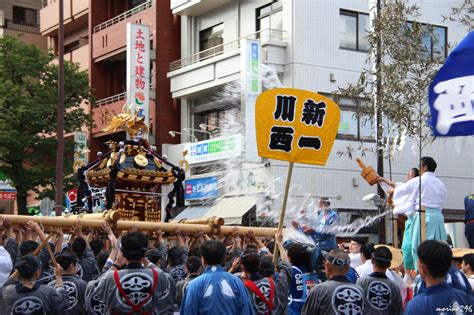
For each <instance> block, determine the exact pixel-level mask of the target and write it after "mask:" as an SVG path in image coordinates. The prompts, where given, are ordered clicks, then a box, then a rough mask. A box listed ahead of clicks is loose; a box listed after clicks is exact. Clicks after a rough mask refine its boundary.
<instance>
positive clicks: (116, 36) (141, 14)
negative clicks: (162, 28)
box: [92, 1, 156, 62]
mask: <svg viewBox="0 0 474 315" xmlns="http://www.w3.org/2000/svg"><path fill="white" fill-rule="evenodd" d="M129 22H131V23H138V24H144V25H149V26H150V30H151V31H152V32H153V30H154V29H155V28H156V19H155V7H154V2H153V1H148V2H145V3H143V4H141V5H139V6H136V7H135V8H133V9H131V10H128V11H125V12H123V13H121V14H119V15H117V16H115V17H114V18H112V19H110V20H107V21H105V22H103V23H101V24H99V25H96V26H94V28H93V31H92V59H93V61H94V62H99V61H102V60H106V59H109V58H111V57H114V56H117V55H123V56H122V57H119V58H121V59H125V52H126V50H127V23H129Z"/></svg>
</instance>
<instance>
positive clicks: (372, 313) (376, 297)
mask: <svg viewBox="0 0 474 315" xmlns="http://www.w3.org/2000/svg"><path fill="white" fill-rule="evenodd" d="M357 284H358V285H360V286H361V287H362V288H363V289H364V291H365V301H364V314H367V315H381V314H390V315H392V314H393V315H399V314H402V313H403V304H402V296H401V295H400V288H399V287H398V286H397V285H396V284H395V282H393V281H392V280H390V279H388V278H387V276H386V275H385V274H384V273H378V272H374V273H372V274H370V275H369V276H365V277H362V278H359V279H358V280H357Z"/></svg>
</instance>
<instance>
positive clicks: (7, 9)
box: [0, 0, 47, 49]
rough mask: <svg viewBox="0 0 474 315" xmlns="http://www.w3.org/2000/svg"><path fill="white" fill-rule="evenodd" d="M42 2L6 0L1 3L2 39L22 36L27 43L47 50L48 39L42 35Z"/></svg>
mask: <svg viewBox="0 0 474 315" xmlns="http://www.w3.org/2000/svg"><path fill="white" fill-rule="evenodd" d="M42 2H43V1H42V0H20V1H11V0H5V1H2V2H1V3H0V37H1V36H18V35H19V36H20V39H21V40H22V41H24V42H26V43H29V44H33V45H36V46H38V47H39V48H43V49H46V47H47V43H46V38H44V37H42V36H41V34H40V9H41V6H42Z"/></svg>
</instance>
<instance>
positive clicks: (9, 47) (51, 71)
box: [0, 36, 91, 213]
mask: <svg viewBox="0 0 474 315" xmlns="http://www.w3.org/2000/svg"><path fill="white" fill-rule="evenodd" d="M53 60H54V56H53V55H52V54H49V53H48V52H46V51H43V50H41V49H39V48H37V47H36V46H33V45H28V44H26V43H23V42H22V41H21V40H19V39H18V38H16V37H8V36H7V37H3V38H0V172H2V173H4V174H5V175H6V176H7V177H8V178H9V179H10V181H11V182H12V185H13V186H14V187H15V188H16V189H17V195H18V198H17V201H18V207H19V212H20V213H25V212H26V198H27V193H28V191H30V190H33V191H35V192H40V191H42V192H43V194H44V193H45V192H46V191H47V190H46V191H45V188H46V189H48V188H49V189H50V188H53V187H54V181H55V176H56V174H55V161H56V141H57V139H56V137H55V134H56V128H57V122H56V119H57V100H58V94H57V93H58V92H57V86H58V67H57V65H55V64H54V63H53ZM64 72H65V83H64V89H65V98H64V100H65V101H64V108H65V115H64V128H65V132H66V133H70V132H73V131H77V130H80V128H81V127H82V126H83V125H84V124H90V121H91V120H90V117H89V115H88V114H86V113H85V112H84V110H83V109H82V108H81V107H80V104H81V103H82V102H88V101H90V100H91V93H90V89H89V83H88V76H87V73H85V72H81V71H79V67H78V65H77V64H73V63H70V62H66V63H65V71H64ZM72 150H73V143H72V141H70V142H67V143H66V148H65V159H64V165H65V166H64V172H65V174H64V175H65V176H68V174H70V173H71V170H72V169H71V165H72V156H73V152H72ZM65 183H67V181H65Z"/></svg>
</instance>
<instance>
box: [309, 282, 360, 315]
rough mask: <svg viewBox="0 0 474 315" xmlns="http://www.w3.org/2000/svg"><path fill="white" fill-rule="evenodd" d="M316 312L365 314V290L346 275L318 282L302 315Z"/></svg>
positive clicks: (327, 314) (326, 313)
mask: <svg viewBox="0 0 474 315" xmlns="http://www.w3.org/2000/svg"><path fill="white" fill-rule="evenodd" d="M316 314H324V315H329V314H351V315H359V314H360V315H362V314H365V312H364V290H363V289H362V288H361V287H360V286H359V285H356V284H353V283H351V282H350V281H349V279H347V277H345V276H335V277H333V278H331V280H328V281H326V282H323V283H321V284H318V285H317V286H316V287H315V288H314V289H313V290H312V291H311V293H310V294H309V296H308V299H307V300H306V304H305V305H304V306H303V310H302V311H301V315H316Z"/></svg>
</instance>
